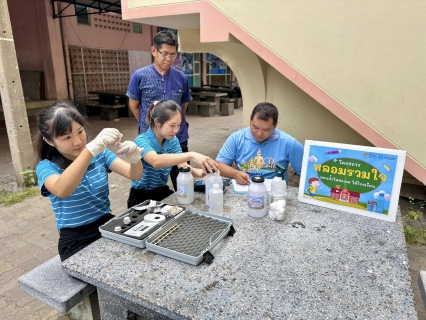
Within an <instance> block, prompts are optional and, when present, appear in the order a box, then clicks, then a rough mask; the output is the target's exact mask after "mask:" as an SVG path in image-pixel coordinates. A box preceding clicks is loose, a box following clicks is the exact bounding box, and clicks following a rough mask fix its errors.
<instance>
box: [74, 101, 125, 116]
mask: <svg viewBox="0 0 426 320" xmlns="http://www.w3.org/2000/svg"><path fill="white" fill-rule="evenodd" d="M77 103H78V109H79V111H80V112H81V114H83V115H88V111H89V110H88V108H101V113H100V116H101V119H102V120H107V121H113V120H114V119H117V118H118V109H121V108H125V107H126V105H125V104H105V103H101V102H99V101H98V100H91V99H83V100H78V101H77Z"/></svg>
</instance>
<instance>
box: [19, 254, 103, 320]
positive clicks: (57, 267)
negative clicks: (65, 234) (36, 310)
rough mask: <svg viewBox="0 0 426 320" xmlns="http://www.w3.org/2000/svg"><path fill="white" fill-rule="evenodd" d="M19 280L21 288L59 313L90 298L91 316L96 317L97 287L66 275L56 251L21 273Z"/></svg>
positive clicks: (97, 311)
mask: <svg viewBox="0 0 426 320" xmlns="http://www.w3.org/2000/svg"><path fill="white" fill-rule="evenodd" d="M18 283H19V287H20V288H21V290H22V291H24V292H25V293H27V294H29V295H31V296H33V297H35V298H37V299H38V300H40V301H42V302H44V303H46V304H47V305H49V306H51V307H52V308H55V309H56V310H58V311H59V312H61V313H67V312H68V311H70V310H71V309H72V308H73V307H75V306H76V305H77V304H79V303H80V302H82V301H83V300H85V299H86V298H89V300H90V308H91V313H92V318H93V319H98V316H97V314H99V304H98V301H97V294H96V287H95V286H93V285H91V284H88V283H86V282H83V281H80V280H77V279H75V278H73V277H70V276H69V275H67V274H66V273H65V272H64V271H63V270H62V266H61V259H60V258H59V255H58V256H56V257H54V258H52V259H50V260H49V261H46V262H45V263H43V264H42V265H40V266H38V267H37V268H35V269H33V270H31V271H30V272H28V273H26V274H24V275H23V276H21V277H20V278H19V279H18ZM89 296H90V297H89Z"/></svg>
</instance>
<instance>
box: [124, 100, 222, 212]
mask: <svg viewBox="0 0 426 320" xmlns="http://www.w3.org/2000/svg"><path fill="white" fill-rule="evenodd" d="M181 121H182V113H181V109H180V107H179V106H178V105H177V104H176V102H174V101H172V100H161V101H159V102H158V101H156V102H154V103H153V104H151V105H150V107H149V109H148V112H147V116H146V124H147V125H146V126H147V130H146V131H145V132H144V133H142V134H140V135H138V136H137V138H136V139H135V143H136V145H137V146H138V147H141V148H144V151H143V152H142V154H141V157H142V164H143V167H144V172H143V175H142V179H140V180H134V181H132V187H131V189H130V194H129V199H128V200H127V207H128V208H130V207H133V206H134V205H137V204H139V203H141V202H143V201H145V200H147V199H152V200H163V199H164V198H166V197H168V196H169V195H171V194H172V193H173V191H171V190H170V188H169V187H168V185H167V180H168V178H169V174H170V170H171V169H172V167H173V166H175V165H177V166H178V167H182V166H187V167H190V168H191V173H192V175H193V176H195V177H197V178H201V177H204V176H205V175H206V174H207V172H212V170H213V169H214V170H217V169H218V166H217V163H216V161H214V160H213V159H211V158H209V157H207V156H204V155H202V154H200V153H197V152H186V153H182V149H181V147H180V144H179V140H178V138H177V137H176V134H177V133H178V131H179V128H180V124H181ZM187 161H193V162H195V163H197V164H198V165H200V167H201V169H198V168H193V167H191V166H190V165H188V163H187Z"/></svg>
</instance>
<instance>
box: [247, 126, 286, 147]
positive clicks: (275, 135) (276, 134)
mask: <svg viewBox="0 0 426 320" xmlns="http://www.w3.org/2000/svg"><path fill="white" fill-rule="evenodd" d="M279 137H280V133H279V130H278V129H277V128H275V129H274V131H273V132H272V134H271V135H270V136H269V138H268V139H266V140H265V141H263V142H262V143H261V144H266V143H268V142H269V141H272V140H277V139H278V138H279ZM244 138H246V139H248V140H250V141H251V142H253V143H256V144H260V143H259V142H257V141H256V139H255V138H254V137H253V135H252V134H251V130H250V127H248V128H246V130H245V132H244Z"/></svg>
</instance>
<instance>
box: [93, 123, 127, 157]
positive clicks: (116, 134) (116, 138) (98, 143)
mask: <svg viewBox="0 0 426 320" xmlns="http://www.w3.org/2000/svg"><path fill="white" fill-rule="evenodd" d="M122 136H123V135H122V134H121V133H120V131H118V130H117V129H114V128H105V129H103V130H102V131H101V132H100V133H99V134H98V135H97V136H96V138H95V139H93V140H92V141H90V142H89V143H88V144H86V149H87V150H89V152H90V153H91V154H92V156H94V157H95V156H97V155H98V154H100V153H101V152H103V151H104V150H105V149H106V148H107V147H108V146H109V145H115V144H116V143H118V142H120V140H121V137H122Z"/></svg>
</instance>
